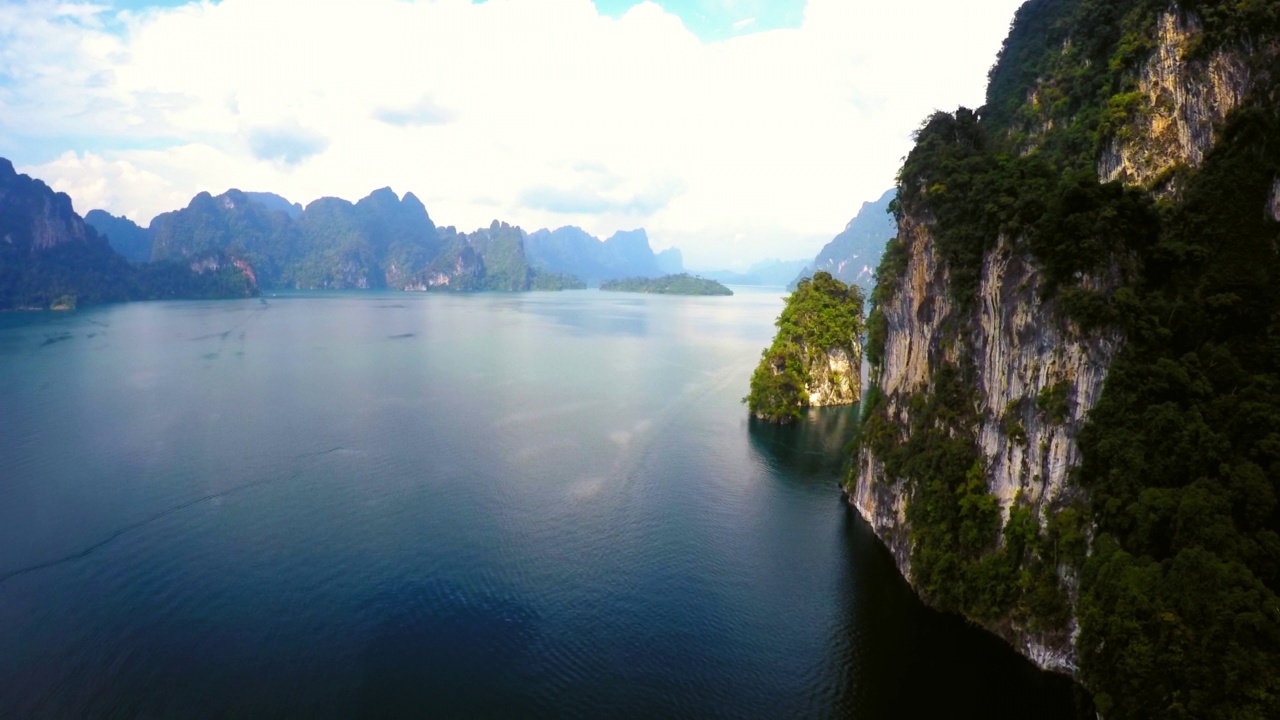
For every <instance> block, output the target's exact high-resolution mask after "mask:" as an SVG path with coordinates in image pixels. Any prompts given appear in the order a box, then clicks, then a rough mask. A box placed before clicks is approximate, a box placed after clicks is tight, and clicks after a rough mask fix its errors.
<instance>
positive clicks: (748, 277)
mask: <svg viewBox="0 0 1280 720" xmlns="http://www.w3.org/2000/svg"><path fill="white" fill-rule="evenodd" d="M808 267H809V261H808V260H762V261H760V262H758V263H756V264H754V265H752V266H751V267H749V268H747V270H746V272H733V271H731V270H710V271H706V272H702V273H699V274H700V275H702V276H703V277H706V278H711V279H712V280H718V281H720V282H722V283H726V284H728V285H773V286H777V287H784V286H786V284H787V283H789V282H792V281H794V280H795V279H796V274H797V273H799V272H802V271H804V270H805V269H806V268H808Z"/></svg>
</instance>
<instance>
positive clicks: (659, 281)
mask: <svg viewBox="0 0 1280 720" xmlns="http://www.w3.org/2000/svg"><path fill="white" fill-rule="evenodd" d="M600 289H601V290H608V291H610V292H636V293H654V294H657V295H732V294H733V291H732V290H730V289H729V288H727V287H725V286H724V285H721V284H720V283H718V282H716V281H715V280H708V279H706V278H700V277H694V276H692V275H690V274H688V273H680V274H678V275H663V276H662V277H658V278H644V277H635V278H623V279H621V280H606V281H605V282H602V283H600Z"/></svg>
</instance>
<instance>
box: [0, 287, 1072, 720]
mask: <svg viewBox="0 0 1280 720" xmlns="http://www.w3.org/2000/svg"><path fill="white" fill-rule="evenodd" d="M782 294H783V291H782V290H780V289H774V290H750V289H739V294H738V295H736V296H734V297H725V298H721V297H711V298H699V297H660V296H642V295H628V294H612V293H603V292H599V291H595V290H587V291H573V292H565V293H526V294H515V295H501V294H481V295H470V296H454V295H434V294H433V295H415V294H399V293H332V294H306V293H294V294H287V295H280V296H267V297H264V298H262V299H253V300H247V301H217V302H156V303H136V304H127V305H117V306H108V307H100V308H93V309H87V310H80V311H77V312H74V313H65V314H58V313H29V314H21V313H9V314H3V315H0V448H2V450H0V628H4V631H3V632H0V716H3V717H42V718H56V717H124V718H133V717H146V718H157V717H210V718H212V717H227V716H237V717H284V716H294V717H333V718H345V717H564V716H569V717H608V718H632V717H634V718H653V717H688V718H709V717H767V718H773V717H858V718H900V717H913V716H915V717H919V716H928V715H938V716H943V715H945V716H946V717H953V718H954V717H984V718H986V717H1038V718H1051V717H1062V718H1073V717H1075V709H1074V703H1075V702H1076V697H1075V692H1074V690H1073V685H1072V684H1071V683H1070V682H1069V681H1068V680H1066V679H1065V678H1062V677H1060V676H1051V675H1048V674H1044V673H1041V672H1039V671H1037V670H1036V669H1035V668H1034V667H1033V666H1031V665H1030V664H1029V663H1027V662H1026V661H1024V660H1023V659H1022V658H1021V657H1019V656H1018V655H1016V654H1015V653H1014V652H1013V651H1012V650H1011V649H1010V648H1009V647H1008V646H1006V645H1005V644H1004V643H1002V642H1001V641H999V640H997V639H996V638H994V637H992V636H989V635H987V634H985V633H983V632H981V631H979V630H977V629H975V628H973V627H970V626H968V625H967V624H966V623H965V622H964V621H962V620H960V619H959V618H956V617H951V616H943V615H940V614H938V613H935V612H933V611H930V610H928V609H926V608H924V607H923V606H922V605H921V604H920V603H919V601H918V600H916V598H915V596H914V595H913V594H912V592H911V590H910V588H909V587H907V585H906V583H905V582H904V581H903V580H902V578H901V577H900V576H899V575H898V574H897V572H896V570H895V568H894V566H893V563H892V560H891V558H890V557H889V555H888V553H887V551H885V550H884V548H883V547H882V546H881V545H880V544H879V543H878V541H877V540H876V538H875V537H874V536H873V535H872V533H871V531H870V530H869V528H868V527H867V525H866V524H865V523H863V522H862V520H861V519H860V518H859V517H858V516H857V513H856V512H854V511H853V510H852V509H851V508H850V507H849V506H848V505H847V504H846V503H845V502H844V501H843V499H842V497H841V495H840V492H839V490H838V488H837V482H838V480H839V479H840V477H841V475H842V462H843V458H842V454H841V447H842V446H843V445H844V443H846V442H847V441H848V439H849V434H850V431H851V428H852V424H853V420H854V417H855V415H854V413H855V412H856V410H853V409H836V410H827V411H821V412H813V413H810V414H809V415H808V416H807V417H806V419H805V421H804V422H802V423H800V424H799V425H797V426H792V427H786V428H777V427H771V426H765V425H762V424H760V423H756V422H752V421H749V419H748V417H747V412H746V409H745V406H743V405H742V404H741V402H740V399H741V398H742V396H743V395H745V394H746V392H747V381H748V378H749V377H750V374H751V371H752V369H753V368H754V366H755V363H756V361H757V360H758V358H759V356H760V351H761V350H762V349H763V348H764V347H765V346H766V345H767V344H768V343H769V341H770V339H771V336H772V331H773V326H772V322H773V320H774V318H775V317H776V316H777V313H778V312H779V311H780V310H781V308H782V301H781V296H782Z"/></svg>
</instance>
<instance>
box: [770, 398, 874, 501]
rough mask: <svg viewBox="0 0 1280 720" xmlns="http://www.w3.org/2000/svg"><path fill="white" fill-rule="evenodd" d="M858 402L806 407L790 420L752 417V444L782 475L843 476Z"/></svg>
mask: <svg viewBox="0 0 1280 720" xmlns="http://www.w3.org/2000/svg"><path fill="white" fill-rule="evenodd" d="M858 408H859V406H858V405H843V406H834V407H823V408H807V409H806V410H805V411H804V412H803V413H802V414H801V415H800V419H799V420H796V421H795V422H791V423H783V424H779V423H773V422H769V421H767V420H760V419H758V418H756V417H752V418H751V419H750V420H749V422H748V427H749V430H750V434H751V447H752V448H753V449H754V450H755V451H756V452H757V453H758V454H759V455H760V457H761V458H762V459H763V460H764V461H765V462H767V463H768V465H769V467H770V468H771V469H772V470H773V471H774V473H775V474H776V475H777V476H778V477H781V478H788V479H796V480H801V479H802V480H806V481H810V480H820V479H825V480H830V481H831V485H832V487H834V486H835V485H836V483H837V482H838V481H839V479H840V478H842V477H844V473H845V470H846V468H845V464H846V463H847V462H848V459H849V456H848V453H846V452H845V451H844V447H845V445H846V444H847V443H848V442H849V438H851V437H853V430H854V427H856V426H857V423H858V412H859V410H858Z"/></svg>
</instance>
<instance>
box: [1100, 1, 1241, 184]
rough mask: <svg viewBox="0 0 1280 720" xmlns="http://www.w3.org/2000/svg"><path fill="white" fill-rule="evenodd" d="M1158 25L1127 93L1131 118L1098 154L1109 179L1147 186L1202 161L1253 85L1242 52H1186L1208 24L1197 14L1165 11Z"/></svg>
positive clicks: (1105, 174)
mask: <svg viewBox="0 0 1280 720" xmlns="http://www.w3.org/2000/svg"><path fill="white" fill-rule="evenodd" d="M1156 28H1157V31H1156V37H1155V43H1156V49H1155V52H1153V53H1152V54H1151V57H1150V59H1148V60H1147V62H1146V63H1145V64H1144V65H1143V66H1142V69H1141V70H1140V71H1139V72H1138V83H1137V84H1138V90H1137V91H1136V92H1135V93H1133V94H1132V95H1129V96H1126V97H1127V104H1129V107H1128V108H1126V109H1125V110H1126V111H1127V114H1128V116H1129V118H1130V119H1129V122H1128V123H1127V124H1126V125H1124V126H1122V127H1121V128H1120V130H1119V131H1118V132H1117V133H1116V135H1115V137H1114V138H1112V140H1111V142H1110V144H1109V146H1108V147H1107V149H1106V151H1105V152H1104V153H1103V154H1102V157H1101V158H1100V159H1099V160H1098V175H1099V176H1100V177H1102V179H1104V180H1120V181H1122V182H1124V183H1126V184H1130V185H1141V186H1144V187H1149V186H1152V185H1153V184H1155V183H1158V182H1160V181H1161V180H1162V179H1163V178H1164V176H1165V174H1166V173H1168V172H1169V171H1170V170H1173V169H1174V168H1176V167H1178V166H1180V165H1185V166H1187V167H1190V168H1198V167H1200V164H1201V162H1203V161H1204V154H1205V153H1206V152H1208V150H1209V148H1210V147H1212V146H1213V142H1214V140H1215V139H1216V137H1217V128H1219V127H1221V126H1222V123H1223V121H1224V120H1225V119H1226V117H1227V113H1229V112H1231V111H1232V110H1233V109H1235V108H1236V107H1237V106H1239V105H1240V102H1241V101H1242V100H1243V99H1244V95H1245V92H1246V90H1247V89H1248V88H1249V81H1250V73H1249V67H1248V65H1247V64H1246V63H1245V61H1244V59H1243V57H1242V56H1241V55H1240V54H1239V53H1229V52H1226V51H1223V50H1217V51H1215V52H1213V53H1212V54H1210V56H1209V57H1208V58H1207V59H1202V60H1189V59H1188V58H1187V54H1188V51H1189V50H1190V49H1191V48H1192V43H1193V42H1194V41H1195V40H1196V38H1197V37H1199V36H1200V34H1201V33H1202V32H1203V30H1204V28H1203V26H1202V25H1201V23H1200V21H1199V19H1198V18H1196V16H1195V15H1192V14H1189V13H1181V12H1176V11H1174V12H1165V13H1161V15H1160V17H1159V19H1158V20H1157V23H1156Z"/></svg>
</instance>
